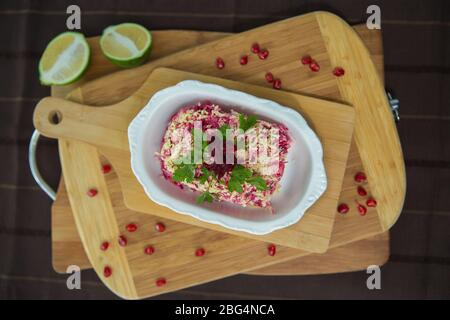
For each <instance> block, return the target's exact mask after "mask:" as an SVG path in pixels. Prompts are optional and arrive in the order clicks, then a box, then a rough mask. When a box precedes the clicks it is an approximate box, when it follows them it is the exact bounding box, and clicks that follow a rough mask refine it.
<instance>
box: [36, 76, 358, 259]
mask: <svg viewBox="0 0 450 320" xmlns="http://www.w3.org/2000/svg"><path fill="white" fill-rule="evenodd" d="M187 79H194V80H200V81H202V82H206V83H215V84H220V85H222V86H224V87H226V88H231V89H236V90H240V91H243V92H247V93H250V94H253V95H255V96H258V97H262V98H265V99H270V100H274V101H277V102H279V103H281V104H283V105H287V106H290V107H292V108H295V109H297V110H298V111H299V112H300V113H301V114H302V115H303V116H304V117H305V118H306V119H307V121H308V122H309V124H310V126H312V127H313V128H314V130H315V131H316V133H317V134H318V136H319V138H320V139H321V142H322V145H323V148H324V162H325V169H326V172H327V179H328V187H327V190H326V192H325V193H324V195H323V196H322V197H321V198H320V199H319V200H318V201H317V202H316V203H315V204H314V205H313V206H312V207H311V208H310V209H309V210H308V211H307V214H306V215H305V216H304V217H303V218H302V219H301V220H300V221H299V222H298V223H296V224H294V225H292V226H290V227H288V228H284V229H281V230H278V231H275V232H272V233H269V234H267V235H262V236H257V235H253V234H249V233H244V232H240V231H234V230H230V229H226V228H224V227H221V226H219V225H214V224H209V223H205V222H202V221H199V220H197V219H194V218H191V217H189V216H186V215H182V214H178V213H175V212H172V211H171V210H169V209H167V208H165V207H162V206H160V205H157V204H156V203H154V202H152V201H151V200H150V199H149V198H148V196H147V195H146V194H145V192H144V191H143V189H142V186H141V185H140V184H139V183H138V181H137V179H136V177H135V176H134V174H133V173H132V170H131V167H130V155H129V147H128V138H127V128H128V124H129V122H130V121H131V120H132V119H133V118H134V117H135V116H136V114H137V112H138V111H139V110H140V109H141V108H142V107H144V106H145V104H146V103H147V101H148V99H149V97H151V96H152V95H153V94H154V93H156V92H157V91H159V90H161V89H163V88H166V87H168V86H171V85H174V84H176V83H178V82H180V81H182V80H187ZM52 114H58V115H59V116H60V117H61V121H60V123H58V124H55V123H52V121H51V120H52ZM353 116H354V114H353V108H351V107H348V106H347V107H346V106H344V105H341V104H338V103H334V102H329V101H326V100H319V99H316V98H311V97H306V96H301V95H297V94H292V93H288V92H282V91H278V90H273V89H267V88H264V87H258V86H253V85H248V84H243V83H238V82H234V81H230V80H224V79H220V78H214V77H208V76H203V75H197V74H192V73H186V72H181V71H175V70H170V69H164V68H160V69H156V70H155V71H154V72H153V73H152V74H151V75H150V77H149V79H148V80H147V81H146V82H145V84H144V85H143V86H142V87H141V88H140V89H139V91H138V92H137V93H135V94H134V95H132V96H131V97H129V98H128V99H126V100H124V101H123V102H120V103H118V104H116V105H113V106H108V107H102V108H92V107H88V106H83V105H81V104H76V103H72V102H69V101H65V100H61V99H57V98H44V99H43V100H41V102H40V103H39V104H38V105H37V106H36V109H35V113H34V124H35V126H36V128H37V129H38V130H39V131H40V132H41V133H42V134H44V135H47V136H51V137H54V138H65V139H76V140H80V141H83V142H87V143H91V144H93V145H95V146H97V147H98V148H99V150H100V152H101V153H103V154H105V155H106V156H107V158H108V159H109V161H111V162H112V164H113V166H114V168H115V170H116V172H117V174H118V176H119V178H120V180H121V184H122V186H123V194H124V199H125V203H126V204H127V206H128V207H129V208H130V209H132V210H134V211H139V212H145V213H149V214H152V215H156V216H160V217H163V218H170V219H174V220H176V221H180V222H186V223H189V224H193V225H197V226H202V227H207V228H210V229H213V230H218V231H224V232H228V233H231V234H235V235H241V236H244V237H248V238H253V239H257V240H261V241H266V242H273V243H276V244H280V245H285V246H290V247H294V248H297V249H304V250H307V251H311V252H324V251H326V249H327V248H328V242H329V238H330V236H331V230H332V228H333V224H334V218H335V213H334V210H335V208H336V206H337V200H338V197H339V193H340V190H341V185H342V178H343V175H344V171H345V165H346V163H347V156H348V150H349V147H350V141H351V137H352V133H353ZM64 161H67V159H62V163H63V167H64ZM74 161H76V160H75V159H74ZM67 182H69V181H66V184H67ZM72 208H73V205H72Z"/></svg>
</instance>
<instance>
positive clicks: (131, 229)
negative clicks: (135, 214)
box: [126, 223, 138, 232]
mask: <svg viewBox="0 0 450 320" xmlns="http://www.w3.org/2000/svg"><path fill="white" fill-rule="evenodd" d="M137 228H138V226H137V225H136V224H135V223H129V224H127V226H126V229H127V231H128V232H135V231H136V230H137Z"/></svg>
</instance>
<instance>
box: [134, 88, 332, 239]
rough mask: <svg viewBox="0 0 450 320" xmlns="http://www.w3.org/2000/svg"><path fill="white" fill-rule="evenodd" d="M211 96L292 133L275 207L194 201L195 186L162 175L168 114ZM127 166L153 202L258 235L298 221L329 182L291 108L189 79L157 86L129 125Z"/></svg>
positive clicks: (312, 137) (318, 148)
mask: <svg viewBox="0 0 450 320" xmlns="http://www.w3.org/2000/svg"><path fill="white" fill-rule="evenodd" d="M204 100H209V101H212V102H215V103H218V104H220V105H221V106H230V107H231V106H232V108H233V109H235V110H237V111H241V112H243V113H245V114H254V115H257V116H258V117H260V118H263V119H267V120H269V121H273V122H278V123H282V124H284V125H285V126H286V127H287V128H288V129H289V131H288V133H289V135H290V137H291V139H292V145H291V147H290V149H289V152H288V157H287V164H286V168H285V172H284V175H283V177H282V179H281V181H280V184H281V187H280V190H279V191H278V192H277V193H276V194H274V195H273V197H272V205H273V208H274V212H275V213H271V212H270V211H269V210H267V209H262V208H243V207H240V206H238V205H235V204H231V203H226V202H216V201H215V202H213V203H204V204H197V203H196V201H195V199H196V197H197V196H198V193H197V192H192V191H190V190H181V189H180V188H178V187H177V186H175V185H173V184H172V183H170V182H169V181H167V180H165V179H164V177H163V176H162V172H161V167H160V161H159V159H158V158H157V157H156V156H155V153H157V152H159V151H160V149H161V139H162V137H163V135H164V133H165V131H166V128H167V124H168V123H169V121H170V118H171V116H172V115H173V114H174V113H175V112H177V111H178V110H179V109H180V108H181V107H183V106H186V105H188V104H193V103H197V102H199V101H204ZM128 139H129V143H130V149H131V168H132V170H133V172H134V174H135V176H136V178H137V179H138V180H139V182H140V183H141V185H142V186H143V188H144V190H145V192H146V194H147V195H148V196H149V197H150V199H151V200H153V201H154V202H156V203H158V204H160V205H162V206H165V207H168V208H170V209H172V210H174V211H176V212H178V213H180V214H185V215H189V216H192V217H194V218H196V219H199V220H202V221H205V222H209V223H214V224H218V225H221V226H223V227H225V228H229V229H233V230H238V231H244V232H248V233H252V234H257V235H262V234H267V233H270V232H272V231H274V230H278V229H281V228H285V227H288V226H290V225H292V224H294V223H296V222H298V221H299V220H300V219H301V217H302V216H303V215H304V213H305V211H306V210H307V209H308V208H309V207H310V206H311V205H312V204H313V203H314V202H315V201H316V200H317V199H318V198H319V197H320V196H321V195H322V194H323V193H324V191H325V189H326V187H327V179H326V173H325V167H324V164H323V150H322V145H321V143H320V141H319V139H318V137H317V136H316V134H315V133H314V132H313V131H312V130H311V128H310V127H309V126H308V124H307V123H306V121H305V119H304V118H303V117H302V116H301V115H300V114H299V113H298V112H297V111H295V110H293V109H291V108H288V107H285V106H281V105H280V104H278V103H276V102H274V101H270V100H266V99H260V98H257V97H255V96H252V95H249V94H247V93H243V92H240V91H236V90H231V89H227V88H224V87H221V86H218V85H215V84H208V83H202V82H199V81H193V80H187V81H182V82H180V83H178V84H177V85H175V86H172V87H168V88H166V89H163V90H161V91H159V92H157V93H156V94H155V95H153V97H152V98H151V99H150V101H149V102H148V103H147V105H146V106H145V107H144V108H143V109H142V110H141V111H140V112H139V114H138V115H137V116H136V117H135V118H134V120H133V121H132V122H131V124H130V126H129V127H128Z"/></svg>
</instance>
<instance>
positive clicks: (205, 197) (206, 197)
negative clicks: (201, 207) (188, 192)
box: [196, 191, 214, 204]
mask: <svg viewBox="0 0 450 320" xmlns="http://www.w3.org/2000/svg"><path fill="white" fill-rule="evenodd" d="M213 200H214V198H213V196H212V195H211V193H209V192H208V191H205V192H203V193H202V194H201V195H199V196H198V197H197V199H196V201H197V203H200V204H201V203H203V202H205V201H207V202H213Z"/></svg>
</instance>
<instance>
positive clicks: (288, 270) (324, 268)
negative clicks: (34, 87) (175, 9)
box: [52, 25, 389, 274]
mask: <svg viewBox="0 0 450 320" xmlns="http://www.w3.org/2000/svg"><path fill="white" fill-rule="evenodd" d="M354 29H355V30H356V31H357V32H358V34H359V35H360V37H361V39H362V40H363V41H364V43H365V44H366V46H367V47H368V49H369V50H370V52H371V56H372V59H373V60H374V62H375V65H376V67H377V70H378V72H379V74H380V76H381V78H383V56H382V43H381V33H380V32H379V31H377V30H368V29H367V28H366V27H365V25H362V26H355V27H354ZM196 33H201V34H202V35H201V36H197V35H196ZM224 36H226V35H225V34H220V33H210V32H195V31H190V32H186V31H182V32H178V31H155V32H153V39H154V40H157V41H158V43H159V44H160V46H155V47H154V48H153V52H152V56H151V58H155V57H160V56H161V55H160V51H161V50H167V48H168V47H170V46H171V45H173V44H184V45H186V42H183V41H191V42H192V45H195V44H200V43H201V41H211V40H214V39H215V38H221V37H224ZM161 39H172V40H173V41H163V40H161ZM97 41H98V38H90V39H89V42H90V46H91V48H92V52H93V57H94V58H93V61H95V62H96V63H93V64H92V65H91V67H90V69H89V75H90V77H91V78H95V77H96V76H99V75H102V73H101V72H100V70H101V71H104V70H107V71H108V72H114V71H115V70H116V67H114V66H113V65H112V64H110V63H109V62H108V61H107V60H106V59H104V58H103V55H101V54H100V55H99V54H98V53H99V52H100V51H99V48H98V42H97ZM198 41H200V42H198ZM197 42H198V43H197ZM162 45H164V47H163V48H162V47H161V46H162ZM172 48H173V50H176V49H177V48H176V47H172ZM166 52H167V51H166ZM97 65H101V66H102V67H101V68H100V70H97V68H96V66H97ZM68 90H70V88H61V87H54V88H52V95H54V96H60V97H64V96H65V95H67V92H68ZM105 99H106V100H104V101H103V104H104V105H108V104H110V101H108V99H107V97H105ZM337 223H339V222H336V224H337ZM388 256H389V236H388V233H385V234H382V235H380V236H375V237H372V238H369V239H367V240H361V241H358V242H355V243H351V244H348V245H344V246H341V247H338V248H335V249H331V250H329V251H328V252H327V253H325V254H321V255H315V254H313V255H308V256H305V257H302V258H298V259H293V260H291V261H287V262H284V263H280V264H275V265H273V266H269V267H266V268H263V269H258V270H254V271H251V273H253V274H316V273H334V272H348V271H352V270H359V269H362V268H366V267H367V266H368V265H370V264H377V265H382V264H383V263H384V262H385V261H386V260H387V258H388ZM52 261H53V267H54V269H55V270H56V271H57V272H61V273H62V272H65V271H66V268H67V266H69V265H72V264H76V265H78V266H80V268H82V269H85V268H90V267H91V265H90V263H89V260H88V259H87V256H86V254H85V252H84V249H83V246H82V243H81V241H80V239H79V235H78V232H77V230H76V228H75V223H74V219H73V216H72V211H71V208H70V204H69V201H68V198H67V193H66V190H65V186H64V182H63V180H61V183H60V186H59V188H58V197H57V199H56V201H55V202H54V203H53V206H52Z"/></svg>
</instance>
